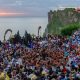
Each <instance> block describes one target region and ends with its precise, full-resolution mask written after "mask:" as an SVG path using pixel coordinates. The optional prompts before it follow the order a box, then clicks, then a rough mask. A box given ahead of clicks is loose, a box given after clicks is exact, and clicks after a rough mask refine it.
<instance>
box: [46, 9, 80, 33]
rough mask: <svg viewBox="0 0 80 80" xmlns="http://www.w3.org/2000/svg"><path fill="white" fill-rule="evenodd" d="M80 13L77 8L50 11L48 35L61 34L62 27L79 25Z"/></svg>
mask: <svg viewBox="0 0 80 80" xmlns="http://www.w3.org/2000/svg"><path fill="white" fill-rule="evenodd" d="M79 21H80V11H79V10H76V9H75V8H65V9H64V10H57V11H50V12H49V13H48V26H47V28H46V29H47V30H48V33H51V34H59V33H60V30H61V28H62V27H65V25H69V24H72V23H75V22H77V23H79ZM45 31H46V30H45Z"/></svg>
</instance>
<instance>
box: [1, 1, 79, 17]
mask: <svg viewBox="0 0 80 80" xmlns="http://www.w3.org/2000/svg"><path fill="white" fill-rule="evenodd" d="M79 6H80V0H0V16H47V13H48V11H49V10H50V9H52V10H56V9H62V8H65V7H79Z"/></svg>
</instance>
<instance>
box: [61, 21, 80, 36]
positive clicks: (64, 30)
mask: <svg viewBox="0 0 80 80" xmlns="http://www.w3.org/2000/svg"><path fill="white" fill-rule="evenodd" d="M79 28H80V24H79V23H74V24H70V25H67V26H65V27H64V28H62V29H61V34H62V35H63V36H70V35H71V34H72V33H73V32H74V31H76V30H78V29H79Z"/></svg>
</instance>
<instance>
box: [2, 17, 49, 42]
mask: <svg viewBox="0 0 80 80" xmlns="http://www.w3.org/2000/svg"><path fill="white" fill-rule="evenodd" d="M47 24H48V19H47V17H25V18H24V17H23V18H0V40H1V41H2V40H3V37H4V33H5V31H6V30H7V29H12V31H13V32H12V34H13V35H14V34H15V33H17V31H18V30H19V32H20V35H21V36H23V35H24V33H25V30H26V31H27V32H28V33H30V34H35V35H37V34H38V27H39V26H41V27H42V28H41V31H40V35H43V33H44V31H45V28H46V26H47ZM9 36H10V32H8V33H7V35H6V39H8V38H9Z"/></svg>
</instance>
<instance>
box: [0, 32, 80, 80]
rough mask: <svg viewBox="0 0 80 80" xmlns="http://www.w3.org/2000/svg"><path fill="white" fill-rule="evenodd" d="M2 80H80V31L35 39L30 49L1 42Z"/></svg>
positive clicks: (0, 73)
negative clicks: (66, 35)
mask: <svg viewBox="0 0 80 80" xmlns="http://www.w3.org/2000/svg"><path fill="white" fill-rule="evenodd" d="M0 80H80V31H76V32H75V33H74V34H73V35H72V36H70V37H69V38H68V37H63V36H58V35H48V36H47V37H46V38H44V39H42V38H38V37H37V38H34V39H33V40H32V47H31V48H28V47H26V46H25V45H22V44H20V43H17V44H10V42H8V41H6V42H4V43H2V44H1V45H0Z"/></svg>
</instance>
